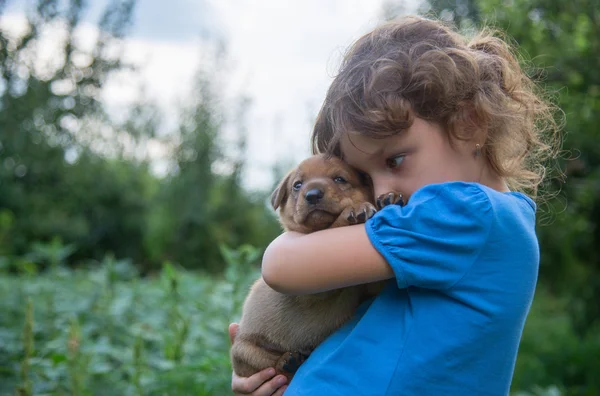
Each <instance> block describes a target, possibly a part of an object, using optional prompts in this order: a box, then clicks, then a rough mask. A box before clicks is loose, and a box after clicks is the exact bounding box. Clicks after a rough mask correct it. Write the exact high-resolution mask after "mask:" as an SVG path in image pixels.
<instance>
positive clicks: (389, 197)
mask: <svg viewBox="0 0 600 396" xmlns="http://www.w3.org/2000/svg"><path fill="white" fill-rule="evenodd" d="M376 204H377V208H378V209H383V208H384V207H386V206H388V205H401V206H403V205H404V199H403V198H402V194H400V193H399V192H396V191H390V192H389V193H385V194H381V195H380V196H378V197H377V201H376Z"/></svg>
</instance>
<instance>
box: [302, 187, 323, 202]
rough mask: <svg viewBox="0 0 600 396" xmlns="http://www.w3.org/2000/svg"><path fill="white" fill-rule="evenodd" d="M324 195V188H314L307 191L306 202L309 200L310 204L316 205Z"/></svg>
mask: <svg viewBox="0 0 600 396" xmlns="http://www.w3.org/2000/svg"><path fill="white" fill-rule="evenodd" d="M324 195H325V193H323V191H322V190H319V189H318V188H313V189H311V190H308V191H307V192H306V195H304V199H306V202H308V203H309V204H311V205H314V204H316V203H318V202H319V201H320V200H321V198H323V196H324Z"/></svg>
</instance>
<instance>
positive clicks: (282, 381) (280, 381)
mask: <svg viewBox="0 0 600 396" xmlns="http://www.w3.org/2000/svg"><path fill="white" fill-rule="evenodd" d="M275 381H276V382H277V385H279V386H281V385H283V384H285V383H286V382H287V378H285V376H283V375H280V376H279V377H277V378H276V379H275Z"/></svg>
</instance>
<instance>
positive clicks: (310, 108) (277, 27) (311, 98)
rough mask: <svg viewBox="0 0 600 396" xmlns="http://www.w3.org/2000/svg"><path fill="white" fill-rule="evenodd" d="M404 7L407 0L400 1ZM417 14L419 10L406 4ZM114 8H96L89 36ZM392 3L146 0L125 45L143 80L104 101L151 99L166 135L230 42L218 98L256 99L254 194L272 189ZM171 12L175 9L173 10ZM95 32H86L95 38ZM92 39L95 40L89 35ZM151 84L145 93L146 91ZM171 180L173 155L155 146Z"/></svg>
mask: <svg viewBox="0 0 600 396" xmlns="http://www.w3.org/2000/svg"><path fill="white" fill-rule="evenodd" d="M399 1H400V2H402V1H403V0H399ZM404 2H405V3H406V8H407V9H408V10H410V9H411V4H413V2H412V1H411V2H406V1H404ZM107 3H108V1H107V0H93V1H92V0H90V1H89V2H88V4H89V9H88V11H87V13H86V15H85V19H86V21H88V23H89V25H88V26H84V28H83V29H82V31H83V36H85V35H86V34H87V35H89V36H92V35H93V31H94V26H93V23H94V21H97V20H98V16H99V15H100V14H101V12H102V10H103V9H104V8H105V6H106V4H107ZM382 3H383V0H287V1H282V0H195V1H194V0H172V1H169V2H168V3H167V2H165V1H164V0H139V1H138V4H137V8H136V10H135V14H134V21H133V22H134V23H133V27H132V30H131V31H130V34H129V35H128V38H127V40H126V43H125V52H124V53H125V58H126V59H127V60H129V61H131V62H133V63H134V64H137V65H139V69H138V71H137V72H136V74H135V75H133V76H132V75H117V76H115V77H114V78H113V79H111V80H110V81H109V82H108V84H107V86H106V89H105V90H104V92H103V96H102V99H103V101H104V103H105V104H106V106H107V108H108V109H109V111H110V112H113V113H114V114H116V115H118V113H119V110H120V109H123V108H125V107H126V106H127V105H128V104H131V103H133V102H134V101H136V100H138V99H139V98H140V95H144V97H145V98H147V99H149V100H152V101H155V102H156V103H157V104H158V105H159V106H160V108H161V109H162V111H163V112H164V113H165V129H166V130H168V128H169V126H170V125H173V124H174V123H175V121H176V117H177V112H176V109H177V108H178V105H179V104H181V103H185V100H186V97H187V95H188V94H189V88H190V84H191V82H192V81H193V76H194V74H195V72H196V71H197V69H198V67H199V65H200V63H201V60H202V59H203V57H204V58H205V57H206V42H207V40H209V41H210V40H214V39H217V40H220V41H221V42H223V43H224V49H225V53H224V68H225V69H224V70H225V72H224V73H222V74H224V75H225V78H223V79H222V81H221V83H222V85H220V86H219V87H220V89H221V90H220V91H219V94H220V95H221V96H222V99H223V104H224V106H225V107H227V106H228V105H230V104H232V103H234V102H235V100H236V99H238V98H240V97H241V96H245V97H248V98H249V99H250V103H251V105H250V108H249V110H248V114H247V117H246V128H247V133H248V137H247V139H248V140H247V141H248V152H247V163H248V168H247V175H246V178H245V184H246V186H247V187H248V188H250V189H263V188H268V187H269V186H271V184H272V182H273V180H272V174H271V169H272V166H273V165H274V164H275V163H276V162H277V161H286V162H288V163H290V162H291V163H294V162H299V161H300V160H302V159H303V158H304V157H306V156H308V155H309V154H310V150H309V147H310V146H309V136H310V131H311V127H312V120H313V119H314V117H315V116H316V113H317V111H318V109H319V107H320V104H321V102H322V100H323V98H324V96H325V92H326V90H327V87H328V85H329V83H330V82H331V80H332V77H333V75H334V74H335V72H336V69H337V66H338V65H339V62H340V60H341V57H342V54H343V51H344V50H345V49H346V48H347V47H348V46H349V45H350V44H351V43H352V42H353V41H354V40H356V39H357V38H359V37H360V36H361V35H363V34H364V33H366V32H368V31H369V30H370V29H372V28H373V27H375V26H376V25H377V23H379V22H381V16H382ZM31 4H32V1H25V0H13V1H10V0H9V1H8V8H7V9H6V10H5V13H4V16H3V18H4V19H5V21H6V20H7V19H10V20H15V21H18V19H19V17H21V18H22V16H23V10H24V9H25V7H27V6H30V5H31ZM167 4H168V5H167ZM86 29H87V30H86ZM86 32H87V33H86ZM140 86H144V90H143V91H142V90H140ZM150 150H152V152H153V155H154V156H155V157H156V158H157V159H158V160H157V166H156V168H155V169H156V171H157V172H158V173H161V172H164V170H165V169H164V166H163V165H162V164H163V163H162V162H161V161H160V157H161V156H162V155H164V150H161V147H159V146H151V147H150Z"/></svg>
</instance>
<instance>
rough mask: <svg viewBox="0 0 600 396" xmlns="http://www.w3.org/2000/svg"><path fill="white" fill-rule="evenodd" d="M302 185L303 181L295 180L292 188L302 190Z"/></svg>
mask: <svg viewBox="0 0 600 396" xmlns="http://www.w3.org/2000/svg"><path fill="white" fill-rule="evenodd" d="M300 187H302V182H301V181H297V182H295V183H294V185H293V186H292V188H293V189H294V191H298V190H300Z"/></svg>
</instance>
